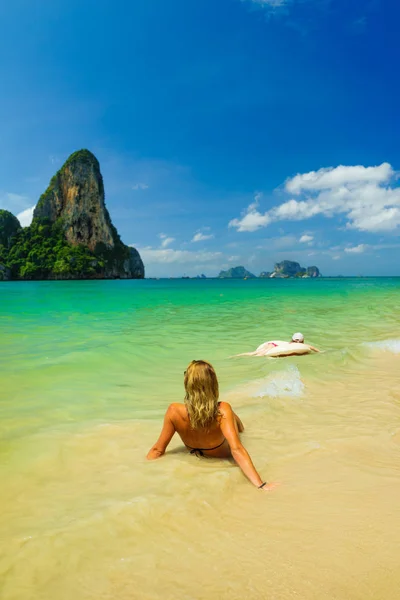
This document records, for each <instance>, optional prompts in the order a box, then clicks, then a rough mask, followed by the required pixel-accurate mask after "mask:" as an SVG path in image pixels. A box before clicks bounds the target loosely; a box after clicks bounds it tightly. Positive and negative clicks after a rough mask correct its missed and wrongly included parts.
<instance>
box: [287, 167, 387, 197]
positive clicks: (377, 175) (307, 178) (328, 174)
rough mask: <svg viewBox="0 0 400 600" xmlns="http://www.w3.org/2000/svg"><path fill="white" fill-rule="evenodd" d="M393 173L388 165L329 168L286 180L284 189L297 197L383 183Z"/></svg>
mask: <svg viewBox="0 0 400 600" xmlns="http://www.w3.org/2000/svg"><path fill="white" fill-rule="evenodd" d="M393 175H394V171H393V169H392V167H391V166H390V165H389V163H382V164H381V165H380V166H379V167H363V166H360V165H359V166H356V167H345V166H343V165H340V166H339V167H336V168H333V167H329V168H327V169H319V171H310V172H309V173H303V174H297V175H296V176H295V177H292V178H291V179H288V180H287V181H286V184H285V189H286V191H287V192H289V193H290V194H295V195H298V194H300V193H301V192H304V191H321V190H329V189H334V188H338V187H341V186H343V185H346V186H359V185H360V184H362V183H377V184H378V183H384V182H385V181H388V180H389V179H390V178H391V177H393Z"/></svg>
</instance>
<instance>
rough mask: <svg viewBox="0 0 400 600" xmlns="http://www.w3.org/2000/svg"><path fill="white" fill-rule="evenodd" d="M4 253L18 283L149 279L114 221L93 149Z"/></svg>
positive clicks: (64, 174) (73, 159) (74, 162)
mask: <svg viewBox="0 0 400 600" xmlns="http://www.w3.org/2000/svg"><path fill="white" fill-rule="evenodd" d="M11 217H12V218H13V219H15V217H13V216H12V215H11ZM15 221H16V222H17V224H18V226H19V223H18V221H17V220H16V219H15ZM9 222H10V219H9V217H8V221H7V223H9ZM15 227H16V225H15V223H14V229H15ZM0 231H1V219H0ZM7 231H8V230H7ZM13 231H14V230H13ZM7 235H8V234H7ZM7 235H6V234H5V238H4V239H6V237H7ZM3 237H4V236H3ZM9 237H10V236H9V235H8V238H9ZM8 238H7V239H8ZM1 247H2V246H0V248H1ZM3 248H4V246H3ZM3 254H5V257H4V260H2V258H3V257H2V256H1V255H0V263H3V265H4V267H5V269H7V272H8V273H9V274H10V277H11V278H12V279H117V278H123V279H143V277H144V266H143V262H142V260H141V258H140V255H139V253H138V252H137V250H135V248H130V247H129V246H125V244H123V243H122V242H121V239H120V237H119V235H118V232H117V230H116V229H115V227H114V225H113V224H112V222H111V219H110V215H109V213H108V211H107V209H106V206H105V202H104V185H103V178H102V176H101V173H100V166H99V163H98V160H97V159H96V157H95V156H94V155H93V154H92V153H91V152H89V151H88V150H80V151H79V152H75V153H74V154H72V155H71V156H70V157H69V158H68V160H67V161H66V162H65V164H64V165H63V166H62V168H61V169H60V171H58V173H56V175H55V176H54V177H53V178H52V180H51V182H50V185H49V187H48V188H47V190H46V191H45V192H44V194H42V196H41V197H40V199H39V202H38V203H37V206H36V208H35V211H34V213H33V221H32V224H31V225H30V227H26V228H24V229H22V228H21V227H20V226H19V229H17V231H16V233H15V235H13V234H12V235H11V244H9V248H8V250H7V252H3ZM4 272H5V271H4ZM0 277H1V275H0ZM4 277H5V276H4V274H3V278H4Z"/></svg>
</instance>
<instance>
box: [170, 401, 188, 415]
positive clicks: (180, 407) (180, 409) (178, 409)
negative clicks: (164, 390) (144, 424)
mask: <svg viewBox="0 0 400 600" xmlns="http://www.w3.org/2000/svg"><path fill="white" fill-rule="evenodd" d="M184 412H185V413H186V406H185V405H184V404H182V402H172V404H170V405H169V406H168V409H167V413H168V414H170V415H171V416H172V415H181V414H183V413H184Z"/></svg>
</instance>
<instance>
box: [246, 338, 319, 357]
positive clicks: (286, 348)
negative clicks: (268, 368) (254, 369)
mask: <svg viewBox="0 0 400 600" xmlns="http://www.w3.org/2000/svg"><path fill="white" fill-rule="evenodd" d="M292 344H304V347H301V346H300V347H299V346H296V347H295V346H292ZM280 348H281V349H282V356H290V354H291V351H293V352H292V353H293V354H296V353H298V354H306V353H307V351H308V353H311V352H320V350H318V348H314V346H311V345H310V344H305V342H304V335H303V334H302V333H300V332H298V333H294V334H293V335H292V339H291V340H290V342H285V341H283V340H273V341H270V342H264V344H261V346H258V348H257V350H255V351H254V352H244V353H243V354H237V356H268V354H269V352H270V351H271V350H272V351H273V353H274V355H275V356H279V354H278V353H276V354H275V352H278V351H279V349H280ZM275 349H277V351H276V350H275ZM304 350H306V352H304Z"/></svg>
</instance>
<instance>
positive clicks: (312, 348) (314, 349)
mask: <svg viewBox="0 0 400 600" xmlns="http://www.w3.org/2000/svg"><path fill="white" fill-rule="evenodd" d="M308 345H309V347H310V350H312V351H313V352H321V350H318V348H314V346H310V344H308Z"/></svg>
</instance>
